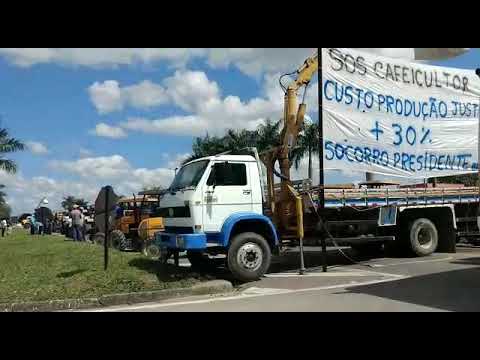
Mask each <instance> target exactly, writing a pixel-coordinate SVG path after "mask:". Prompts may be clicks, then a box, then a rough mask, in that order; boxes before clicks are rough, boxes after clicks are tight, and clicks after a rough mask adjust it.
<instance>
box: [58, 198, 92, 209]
mask: <svg viewBox="0 0 480 360" xmlns="http://www.w3.org/2000/svg"><path fill="white" fill-rule="evenodd" d="M73 205H78V206H81V207H84V208H85V207H87V206H88V201H85V200H84V199H82V198H76V197H75V196H72V195H69V196H66V197H64V198H63V201H62V207H63V208H64V209H65V210H70V209H71V208H73Z"/></svg>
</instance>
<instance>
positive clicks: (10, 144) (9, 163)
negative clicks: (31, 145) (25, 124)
mask: <svg viewBox="0 0 480 360" xmlns="http://www.w3.org/2000/svg"><path fill="white" fill-rule="evenodd" d="M24 149H25V145H24V144H23V143H22V142H21V141H20V140H18V139H15V138H12V137H10V135H9V133H8V130H7V129H0V169H1V170H4V171H6V172H7V173H10V174H14V173H16V172H17V164H16V163H15V161H13V160H10V159H7V158H5V154H10V153H14V152H17V151H22V150H24Z"/></svg>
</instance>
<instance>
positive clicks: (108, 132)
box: [90, 123, 127, 139]
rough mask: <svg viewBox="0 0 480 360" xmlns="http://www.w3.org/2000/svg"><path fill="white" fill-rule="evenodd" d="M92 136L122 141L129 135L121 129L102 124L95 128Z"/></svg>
mask: <svg viewBox="0 0 480 360" xmlns="http://www.w3.org/2000/svg"><path fill="white" fill-rule="evenodd" d="M90 133H91V134H92V135H95V136H100V137H108V138H111V139H121V138H124V137H127V133H126V132H125V130H123V129H122V128H121V127H118V126H111V125H108V124H105V123H100V124H97V126H95V129H93V130H92V131H91V132H90Z"/></svg>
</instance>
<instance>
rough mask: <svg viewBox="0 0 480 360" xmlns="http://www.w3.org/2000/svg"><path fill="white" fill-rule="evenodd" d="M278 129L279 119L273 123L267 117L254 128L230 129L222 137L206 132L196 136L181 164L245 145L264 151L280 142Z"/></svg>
mask: <svg viewBox="0 0 480 360" xmlns="http://www.w3.org/2000/svg"><path fill="white" fill-rule="evenodd" d="M279 129H280V121H278V122H276V123H274V122H272V121H271V120H270V119H267V120H266V121H265V124H261V125H259V126H258V128H257V129H256V130H233V129H230V130H228V131H227V133H226V134H225V136H223V137H217V136H213V137H211V136H209V135H208V134H207V135H206V136H205V137H203V138H200V137H197V138H196V139H195V140H194V142H193V145H192V155H190V156H189V157H187V158H186V159H185V160H184V161H183V162H182V165H183V164H186V163H188V162H190V161H192V160H195V159H199V158H202V157H205V156H212V155H216V154H219V153H222V152H225V151H232V150H239V149H242V148H245V147H256V148H257V149H258V151H259V152H262V151H265V150H267V149H268V148H270V147H272V146H275V145H278V144H279V143H280V130H279Z"/></svg>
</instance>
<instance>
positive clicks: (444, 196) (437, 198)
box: [311, 187, 479, 208]
mask: <svg viewBox="0 0 480 360" xmlns="http://www.w3.org/2000/svg"><path fill="white" fill-rule="evenodd" d="M311 191H313V198H314V200H316V199H318V189H312V190H311ZM476 202H479V189H478V188H477V187H464V188H428V189H421V188H400V189H388V188H387V189H367V188H365V189H325V207H327V208H338V207H344V206H355V207H376V206H388V205H397V206H414V205H416V206H418V205H435V204H441V205H444V204H464V203H476Z"/></svg>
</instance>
